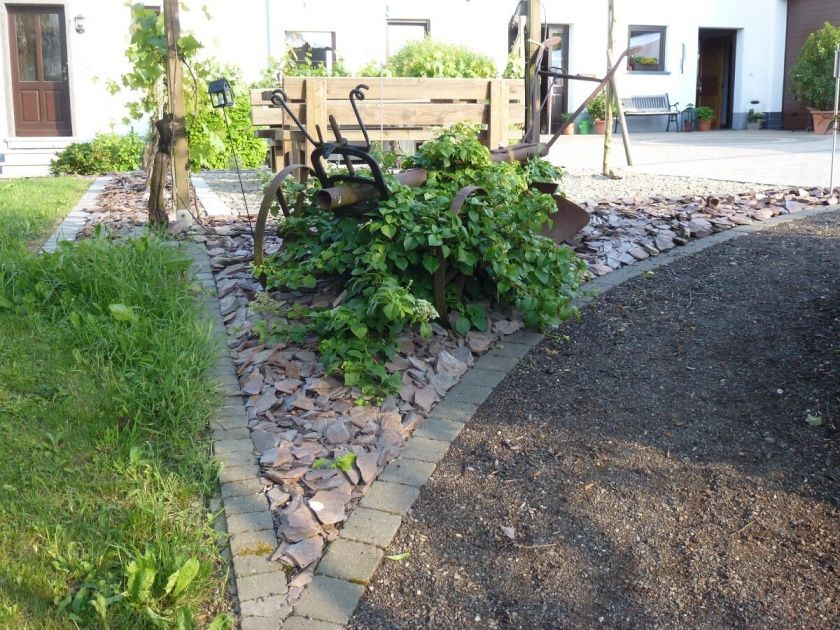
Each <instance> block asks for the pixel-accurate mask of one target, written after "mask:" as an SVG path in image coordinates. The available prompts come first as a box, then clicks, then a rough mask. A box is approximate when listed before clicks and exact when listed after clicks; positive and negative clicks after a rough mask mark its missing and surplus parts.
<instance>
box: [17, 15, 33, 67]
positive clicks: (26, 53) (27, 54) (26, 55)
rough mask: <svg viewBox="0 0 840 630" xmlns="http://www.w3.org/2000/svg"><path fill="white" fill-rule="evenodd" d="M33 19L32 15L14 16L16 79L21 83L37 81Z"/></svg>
mask: <svg viewBox="0 0 840 630" xmlns="http://www.w3.org/2000/svg"><path fill="white" fill-rule="evenodd" d="M35 17H36V16H35V14H34V13H18V14H17V15H15V33H16V35H17V55H18V79H19V80H21V81H37V80H38V53H37V51H36V49H35Z"/></svg>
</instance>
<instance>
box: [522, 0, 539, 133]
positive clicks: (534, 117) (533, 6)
mask: <svg viewBox="0 0 840 630" xmlns="http://www.w3.org/2000/svg"><path fill="white" fill-rule="evenodd" d="M526 6H527V13H526V20H525V129H529V128H530V127H531V124H532V123H533V124H534V125H536V126H537V127H538V126H539V122H540V112H539V109H538V108H537V109H536V110H534V108H533V107H532V106H531V105H532V104H531V89H532V87H531V86H532V82H533V81H539V80H540V77H539V75H538V74H537V72H538V71H539V68H534V67H533V62H534V53H536V52H537V48H539V45H540V42H541V41H542V28H540V27H541V26H542V18H541V16H540V0H526ZM539 100H540V99H539V97H538V98H537V102H538V103H539ZM537 107H539V105H538V106H537ZM536 135H537V138H539V137H540V130H539V128H537V129H536Z"/></svg>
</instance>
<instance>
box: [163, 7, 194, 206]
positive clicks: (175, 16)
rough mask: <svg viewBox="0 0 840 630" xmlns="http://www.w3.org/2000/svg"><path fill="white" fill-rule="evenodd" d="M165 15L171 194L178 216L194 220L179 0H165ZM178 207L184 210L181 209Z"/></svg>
mask: <svg viewBox="0 0 840 630" xmlns="http://www.w3.org/2000/svg"><path fill="white" fill-rule="evenodd" d="M163 19H164V28H165V30H166V47H167V57H166V84H167V88H168V90H169V110H170V112H171V113H172V136H173V146H172V170H173V186H172V194H173V196H174V201H175V214H176V218H177V219H178V220H183V221H185V222H189V223H192V215H191V214H190V213H189V211H188V209H189V207H190V178H189V173H188V171H187V160H188V159H189V149H188V147H187V131H186V126H185V119H186V113H187V112H186V106H185V104H184V73H183V70H182V69H181V60H180V59H179V58H178V40H179V39H180V37H181V21H180V16H179V13H178V0H163ZM179 210H180V211H181V212H179Z"/></svg>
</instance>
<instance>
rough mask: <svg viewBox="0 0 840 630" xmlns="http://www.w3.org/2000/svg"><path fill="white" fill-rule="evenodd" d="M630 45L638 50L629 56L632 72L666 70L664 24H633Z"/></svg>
mask: <svg viewBox="0 0 840 630" xmlns="http://www.w3.org/2000/svg"><path fill="white" fill-rule="evenodd" d="M629 46H630V48H635V49H636V50H634V51H633V52H631V53H630V55H628V57H627V69H628V70H630V71H632V72H661V71H663V70H665V27H664V26H631V27H630V35H629Z"/></svg>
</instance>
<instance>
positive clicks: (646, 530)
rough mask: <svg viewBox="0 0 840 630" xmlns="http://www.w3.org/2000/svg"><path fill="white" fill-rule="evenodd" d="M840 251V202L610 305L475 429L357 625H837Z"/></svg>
mask: <svg viewBox="0 0 840 630" xmlns="http://www.w3.org/2000/svg"><path fill="white" fill-rule="evenodd" d="M838 263H840V212H838V213H832V214H830V215H823V216H822V217H818V218H813V219H807V220H800V221H797V222H793V223H790V224H786V225H780V226H776V227H773V228H769V229H767V230H765V231H763V232H761V233H755V234H750V235H748V236H744V237H742V238H739V239H735V240H734V241H730V242H727V243H724V244H722V245H720V246H717V247H714V248H711V249H709V250H706V251H704V252H701V253H699V254H697V255H695V256H692V257H689V258H687V259H683V260H682V261H679V262H677V263H675V264H673V265H670V266H668V267H665V268H661V269H658V270H657V271H655V273H654V274H653V275H652V276H650V275H648V276H647V277H639V278H636V279H635V280H632V281H630V282H628V283H626V284H625V285H623V286H621V287H619V288H617V289H615V290H613V291H610V292H609V293H607V294H606V295H604V296H602V297H601V298H600V299H598V300H597V301H595V302H594V303H593V304H592V305H590V306H589V307H587V308H586V309H585V311H584V313H583V316H582V317H581V318H580V319H579V320H577V321H574V322H571V323H568V324H567V325H565V326H564V327H562V328H561V329H560V330H559V331H557V333H555V334H553V335H552V336H551V337H549V338H547V339H546V340H545V341H543V342H542V343H541V344H540V345H539V346H538V347H537V348H536V349H535V350H534V351H532V352H531V353H530V354H529V355H528V356H527V357H526V358H525V359H524V360H523V362H522V363H520V365H519V366H518V367H517V369H516V370H515V371H514V372H512V373H511V374H510V375H508V377H507V378H506V379H505V381H503V383H502V384H501V385H500V386H499V387H498V388H497V389H496V390H495V391H494V393H493V394H492V395H491V396H490V398H489V399H488V400H487V401H486V403H485V404H484V405H483V406H482V407H481V409H480V410H479V412H478V414H477V416H476V417H475V418H474V419H473V420H472V421H471V423H470V424H468V425H467V427H466V428H465V429H464V431H463V432H462V434H461V435H460V436H459V438H458V439H457V440H456V442H455V443H454V444H453V446H452V449H451V450H450V451H449V453H448V455H447V456H446V458H445V459H444V460H443V461H442V462H441V464H440V466H439V468H438V470H437V471H436V473H435V475H434V476H433V478H432V480H431V481H430V482H429V484H428V485H427V486H426V487H425V488H424V489H423V491H422V493H421V495H420V498H419V499H418V500H417V502H416V503H415V505H414V508H413V513H412V517H411V518H410V519H409V520H407V521H406V522H404V524H403V526H402V527H401V529H400V532H399V533H398V535H397V538H396V539H395V541H394V542H393V543H392V545H391V547H389V549H388V554H396V553H401V552H411V556H410V557H409V558H408V559H406V560H402V561H386V562H385V563H384V564H383V565H382V566H381V567H380V568H379V570H378V571H377V573H376V574H375V576H374V578H373V580H372V581H371V583H370V585H369V587H368V590H367V591H366V593H365V596H364V597H363V598H362V601H361V604H360V606H359V608H357V610H356V614H355V616H354V617H353V619H352V621H351V627H352V628H357V629H361V628H581V627H584V628H585V627H596V626H598V627H610V628H641V627H644V628H651V627H653V628H657V627H659V628H665V627H670V628H673V627H691V628H723V627H743V628H747V627H749V628H800V627H801V628H832V627H834V628H836V627H840V429H838V426H840V279H839V278H838V270H840V264H838ZM566 336H567V337H566Z"/></svg>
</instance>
